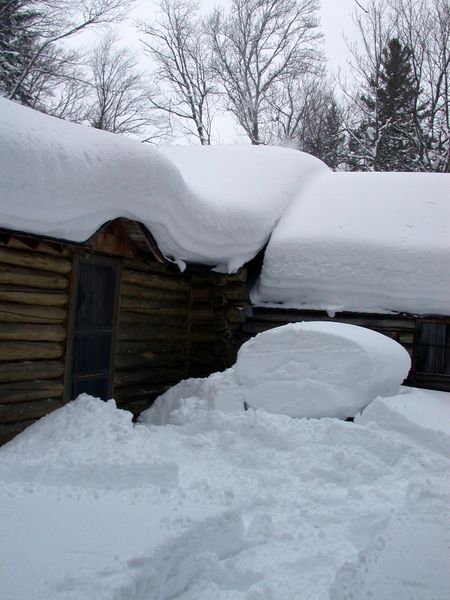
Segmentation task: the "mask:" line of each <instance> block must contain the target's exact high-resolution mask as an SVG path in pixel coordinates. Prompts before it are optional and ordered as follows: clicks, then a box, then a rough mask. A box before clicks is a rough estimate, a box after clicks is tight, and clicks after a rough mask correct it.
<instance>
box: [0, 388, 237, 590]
mask: <svg viewBox="0 0 450 600" xmlns="http://www.w3.org/2000/svg"><path fill="white" fill-rule="evenodd" d="M163 454H164V452H163V450H162V449H161V448H159V447H158V445H156V446H155V444H154V443H152V439H151V432H150V431H149V430H148V428H146V427H143V426H139V425H138V426H135V425H133V423H132V422H131V414H130V413H129V412H127V411H122V410H118V409H116V407H115V402H114V401H113V400H111V401H109V402H107V403H105V402H102V401H100V400H98V399H95V398H91V397H89V396H86V395H83V396H80V397H79V398H78V399H77V400H76V401H74V402H71V403H69V404H68V405H67V406H65V407H63V408H62V409H59V410H57V411H55V412H53V413H52V414H50V415H48V416H47V417H44V418H43V419H41V420H40V421H39V422H38V423H36V424H34V425H32V426H31V427H29V428H28V429H27V430H26V431H25V432H23V433H22V434H21V435H19V436H17V437H16V438H15V439H14V440H13V441H12V442H10V443H9V444H7V445H6V446H5V447H4V448H2V449H1V450H0V482H1V485H0V489H1V491H0V507H1V509H0V520H1V531H2V535H1V536H0V537H1V539H0V554H1V555H2V556H6V553H7V555H8V561H3V560H2V561H0V562H1V564H0V579H1V582H2V586H1V587H2V594H1V596H2V600H19V599H20V600H21V599H25V598H33V600H53V599H55V600H56V599H58V600H63V599H64V600H79V599H80V598H83V599H84V600H94V599H95V600H111V599H112V598H114V599H115V600H129V598H131V597H133V598H136V599H137V600H138V599H141V598H142V599H144V598H146V599H154V600H165V599H168V598H172V597H174V596H176V595H177V594H179V593H181V592H182V591H183V589H184V588H185V587H186V586H187V585H188V584H189V582H190V581H191V580H192V578H193V577H195V576H196V574H197V573H198V572H199V571H200V570H201V568H203V563H202V560H201V557H202V555H203V554H205V553H212V552H214V555H215V556H216V557H217V560H219V559H221V558H224V557H226V556H227V555H228V554H230V553H233V552H237V551H239V550H240V548H241V546H242V544H243V524H242V515H241V513H240V512H239V511H235V510H233V509H230V507H229V506H219V505H218V504H217V503H215V502H214V501H208V500H206V501H202V500H201V498H195V500H194V501H192V500H191V499H189V498H186V494H185V493H184V492H183V490H182V488H181V487H180V482H179V479H178V471H179V465H178V464H177V462H176V461H173V460H170V459H169V460H166V459H164V457H163ZM19 531H20V535H18V532H19ZM19 571H20V577H18V572H19Z"/></svg>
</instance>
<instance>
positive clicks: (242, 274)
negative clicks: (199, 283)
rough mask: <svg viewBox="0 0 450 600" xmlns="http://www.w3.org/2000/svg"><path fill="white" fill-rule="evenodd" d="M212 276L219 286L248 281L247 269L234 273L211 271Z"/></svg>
mask: <svg viewBox="0 0 450 600" xmlns="http://www.w3.org/2000/svg"><path fill="white" fill-rule="evenodd" d="M211 278H212V279H213V281H214V283H215V284H216V285H219V286H226V285H231V284H233V283H243V282H245V281H247V269H245V268H244V269H240V270H239V271H238V272H237V273H233V274H232V275H226V274H224V275H222V274H216V273H211Z"/></svg>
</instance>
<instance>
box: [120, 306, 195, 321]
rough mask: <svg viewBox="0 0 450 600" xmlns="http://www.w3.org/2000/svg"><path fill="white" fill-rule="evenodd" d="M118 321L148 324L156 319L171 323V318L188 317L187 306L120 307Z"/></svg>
mask: <svg viewBox="0 0 450 600" xmlns="http://www.w3.org/2000/svg"><path fill="white" fill-rule="evenodd" d="M121 308H122V309H121V311H120V315H119V322H120V323H134V324H135V325H139V324H140V325H148V324H151V323H154V322H155V321H157V322H158V323H159V324H161V322H163V323H167V324H168V325H169V324H171V320H173V321H177V322H178V321H181V322H183V323H184V322H185V321H187V319H188V315H189V313H188V307H187V306H181V305H180V306H179V307H178V308H177V307H168V308H166V307H161V305H159V306H158V307H157V308H152V309H147V310H145V309H139V310H133V309H130V310H126V309H123V306H122V307H121Z"/></svg>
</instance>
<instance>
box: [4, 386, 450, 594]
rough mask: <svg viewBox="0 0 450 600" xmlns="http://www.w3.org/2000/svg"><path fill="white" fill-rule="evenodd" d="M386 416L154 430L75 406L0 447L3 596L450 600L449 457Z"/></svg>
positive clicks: (190, 422) (82, 402) (109, 412)
mask: <svg viewBox="0 0 450 600" xmlns="http://www.w3.org/2000/svg"><path fill="white" fill-rule="evenodd" d="M229 391H230V393H231V389H230V390H229ZM194 392H195V385H193V386H192V387H191V390H190V393H194ZM422 393H423V394H424V402H426V400H427V395H428V394H429V392H428V391H426V390H423V391H422ZM404 395H406V396H408V394H402V395H401V397H402V398H403V396H404ZM446 396H449V395H448V394H447V395H446ZM449 407H450V404H449V402H448V401H447V402H446V403H442V406H441V407H440V412H439V416H440V418H441V419H442V420H443V421H445V422H449V421H450V419H449ZM431 410H433V409H431ZM382 411H383V405H380V406H379V411H378V414H379V424H375V423H367V424H355V423H347V422H345V421H341V420H338V419H320V420H317V419H310V420H307V419H291V418H289V417H287V416H285V415H275V414H270V413H268V412H266V411H263V410H256V411H247V412H244V411H243V410H242V409H241V410H240V412H238V413H236V412H235V413H234V414H233V413H224V412H222V411H217V410H213V409H212V408H211V409H210V410H203V409H202V408H199V407H198V406H197V407H195V406H194V405H193V404H191V409H190V410H185V411H184V413H183V414H182V412H181V411H179V413H178V424H177V426H172V425H168V426H164V427H155V426H152V425H145V424H142V423H138V424H133V423H132V422H131V415H130V414H129V413H127V412H126V411H120V410H117V409H116V408H115V406H114V402H113V401H109V402H107V403H105V402H102V401H99V400H96V399H94V398H89V397H87V396H83V397H81V398H79V399H78V400H76V401H74V402H71V403H69V404H67V405H66V406H64V407H63V408H61V409H59V410H58V411H55V412H54V413H52V414H51V415H48V416H47V417H45V418H43V419H41V420H40V421H39V422H38V423H36V424H34V425H32V426H31V427H30V428H29V429H27V430H26V431H25V432H23V433H22V434H20V435H19V436H17V437H16V438H15V439H14V440H13V441H12V442H10V443H9V444H7V445H6V446H4V447H2V448H0V531H1V535H0V556H1V557H2V558H1V560H0V581H1V598H2V600H29V599H33V600H130V599H133V600H170V599H172V600H173V599H174V598H177V599H178V600H211V599H214V600H263V599H264V600H269V599H270V600H293V599H294V598H295V599H296V600H311V599H314V600H330V598H331V599H332V600H344V598H345V599H347V600H349V599H350V598H351V599H352V600H362V599H363V598H364V599H366V598H369V597H371V595H370V594H371V593H373V594H374V597H375V598H376V599H377V600H387V599H391V598H395V599H396V600H397V598H398V599H402V600H403V599H406V598H408V599H413V598H414V599H417V600H419V599H420V600H425V599H426V600H447V599H448V597H449V595H448V591H449V590H448V588H449V582H448V574H449V570H448V568H447V565H446V563H445V561H446V560H447V554H448V553H447V552H446V546H447V545H448V536H449V533H450V531H449V520H448V489H449V485H450V479H449V475H450V468H449V459H448V457H445V458H444V457H443V456H442V455H441V456H440V455H438V454H436V453H435V452H434V449H433V448H429V447H428V446H427V440H431V436H429V435H427V434H426V430H427V429H428V428H429V427H430V426H431V427H434V425H433V424H432V423H431V422H430V420H428V422H427V421H425V422H424V424H423V426H422V430H423V431H420V424H418V425H419V426H418V427H416V426H414V428H412V429H411V431H410V432H409V434H408V435H404V432H405V427H404V425H405V424H406V420H405V423H403V424H402V433H399V432H398V431H396V430H395V423H393V424H392V427H391V428H389V429H385V428H384V427H383V425H382V423H383V421H384V422H387V421H388V420H389V413H387V416H386V418H385V419H384V420H383V418H382ZM403 412H404V415H405V417H406V419H407V420H409V421H410V422H412V421H414V417H411V416H410V415H409V414H408V410H407V406H406V404H405V409H404V411H403ZM413 412H414V410H413ZM183 421H184V422H183ZM429 433H431V430H429Z"/></svg>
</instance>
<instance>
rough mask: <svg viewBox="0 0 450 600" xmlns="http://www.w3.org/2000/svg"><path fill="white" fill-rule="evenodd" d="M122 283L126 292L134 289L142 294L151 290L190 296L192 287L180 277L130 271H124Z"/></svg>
mask: <svg viewBox="0 0 450 600" xmlns="http://www.w3.org/2000/svg"><path fill="white" fill-rule="evenodd" d="M122 283H123V286H124V288H125V289H126V290H129V289H130V288H132V289H137V290H139V291H140V292H141V293H142V292H144V291H145V290H147V289H148V288H150V289H158V290H168V291H172V292H182V293H185V294H189V292H190V287H191V286H190V283H189V281H187V280H186V279H182V278H181V277H180V276H178V277H173V276H172V277H171V276H170V275H156V274H154V273H143V272H142V271H131V270H129V269H124V270H123V271H122Z"/></svg>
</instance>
